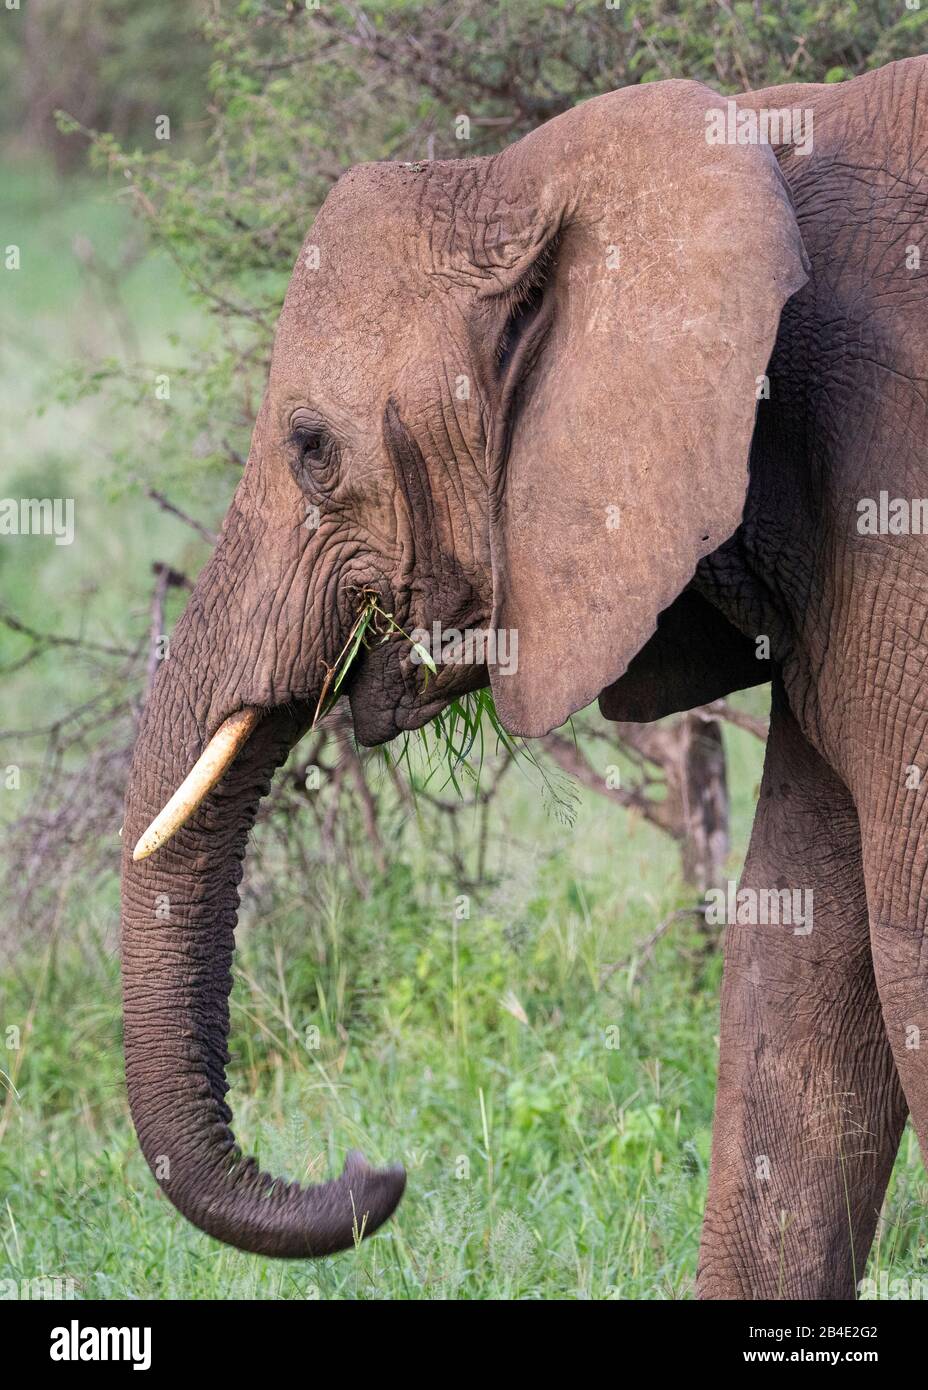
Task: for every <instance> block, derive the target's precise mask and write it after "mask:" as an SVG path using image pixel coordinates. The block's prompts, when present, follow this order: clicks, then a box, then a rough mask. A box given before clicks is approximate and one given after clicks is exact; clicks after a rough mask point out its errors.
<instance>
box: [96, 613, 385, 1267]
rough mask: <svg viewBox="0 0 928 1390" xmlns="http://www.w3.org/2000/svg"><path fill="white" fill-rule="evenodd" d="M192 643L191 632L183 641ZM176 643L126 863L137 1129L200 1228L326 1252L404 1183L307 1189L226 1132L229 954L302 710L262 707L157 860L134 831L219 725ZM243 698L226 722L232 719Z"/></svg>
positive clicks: (161, 689)
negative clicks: (252, 836) (263, 801)
mask: <svg viewBox="0 0 928 1390" xmlns="http://www.w3.org/2000/svg"><path fill="white" fill-rule="evenodd" d="M186 636H187V637H188V639H189V636H190V634H189V632H188V633H187V634H186ZM198 647H199V651H200V652H201V653H202V650H203V649H202V646H200V645H199V644H198V643H197V642H196V641H195V640H193V641H191V640H185V641H182V642H180V643H177V644H176V646H175V651H174V652H172V655H171V657H170V659H169V660H168V661H166V662H165V663H164V666H163V668H162V670H161V672H160V673H159V677H158V680H157V681H156V684H155V688H154V690H153V693H152V697H151V699H150V701H149V705H148V708H147V710H146V712H145V715H144V718H143V722H142V727H141V729H140V732H139V738H138V742H137V745H136V750H135V756H134V760H133V765H132V770H131V773H130V779H129V787H128V793H127V802H126V821H125V827H124V831H123V866H122V969H123V1002H124V1016H125V1055H126V1079H127V1084H128V1093H129V1104H130V1108H131V1111H132V1118H133V1121H134V1124H135V1127H136V1130H137V1133H138V1137H139V1141H140V1143H141V1146H142V1150H143V1152H144V1154H145V1157H146V1159H147V1161H148V1163H149V1165H150V1167H151V1169H152V1171H153V1173H154V1175H155V1177H156V1178H157V1180H158V1182H159V1183H160V1185H161V1187H162V1188H163V1189H164V1191H165V1193H166V1194H167V1195H168V1197H169V1198H170V1199H171V1201H172V1202H173V1203H174V1205H175V1206H176V1207H177V1208H178V1210H179V1211H181V1212H182V1213H183V1214H184V1215H185V1216H186V1217H188V1218H189V1219H190V1220H191V1221H192V1222H193V1223H194V1224H195V1225H196V1226H198V1227H200V1229H201V1230H203V1231H206V1232H208V1233H209V1234H210V1235H212V1236H215V1237H217V1238H218V1239H219V1240H223V1241H226V1242H228V1243H229V1244H231V1245H234V1246H237V1247H238V1248H239V1249H242V1250H249V1251H253V1252H255V1253H258V1254H264V1255H274V1256H294V1257H306V1256H314V1255H326V1254H331V1253H333V1252H335V1251H337V1250H342V1249H345V1248H347V1247H349V1246H351V1245H352V1244H353V1243H354V1241H355V1240H356V1239H357V1238H358V1236H359V1235H366V1234H370V1233H371V1232H372V1231H375V1230H376V1229H377V1227H378V1226H380V1225H381V1224H382V1223H383V1222H384V1221H386V1220H387V1218H388V1217H389V1216H390V1215H391V1213H392V1212H393V1210H394V1208H395V1207H396V1205H397V1203H398V1201H399V1199H400V1197H401V1196H402V1193H403V1188H404V1186H405V1174H404V1172H403V1170H402V1168H394V1169H388V1170H386V1171H378V1170H375V1169H373V1168H371V1167H370V1166H369V1165H368V1164H367V1163H366V1161H365V1160H364V1159H363V1158H362V1157H361V1155H360V1154H349V1156H348V1159H347V1161H346V1163H345V1167H344V1171H343V1173H342V1175H341V1176H340V1177H339V1178H338V1179H337V1180H335V1181H331V1182H326V1183H322V1184H320V1185H317V1186H309V1187H300V1186H299V1185H298V1184H296V1183H288V1182H285V1181H283V1180H279V1179H273V1178H271V1177H270V1176H268V1175H267V1174H265V1173H263V1172H261V1171H260V1170H259V1168H258V1166H257V1164H256V1163H255V1161H254V1160H253V1159H246V1158H244V1157H243V1155H242V1154H241V1152H240V1150H239V1149H238V1147H237V1145H236V1143H235V1140H234V1138H233V1135H232V1131H231V1129H230V1127H229V1126H230V1120H231V1111H230V1109H229V1107H228V1105H227V1104H226V1100H225V1095H226V1091H227V1090H228V1083H227V1081H226V1075H225V1069H226V1064H227V1062H228V1060H229V1054H228V1050H227V1041H228V1033H229V994H230V990H231V987H232V973H231V969H232V953H233V950H234V945H235V943H234V930H235V923H236V915H237V908H238V901H239V899H238V884H239V882H240V880H241V876H242V860H243V859H244V855H245V848H246V843H247V837H248V832H249V830H250V829H251V826H252V824H253V823H254V819H255V815H256V813H257V807H258V802H259V800H260V798H261V796H263V795H264V794H266V792H267V791H268V789H269V787H270V780H271V776H272V774H273V772H274V769H275V768H276V767H278V766H279V765H280V763H281V762H282V761H283V760H284V758H285V757H286V756H287V752H288V751H289V749H290V747H291V746H292V745H293V743H294V742H295V740H296V739H297V738H298V737H299V736H300V734H301V733H302V732H303V731H304V730H305V728H306V725H307V723H308V720H309V710H308V707H307V706H306V705H305V704H287V705H280V706H277V707H275V708H274V709H271V710H269V711H267V713H266V714H265V717H263V718H262V719H261V720H260V722H259V723H258V725H257V727H256V728H255V730H254V732H253V733H252V735H251V737H250V739H249V741H248V744H247V746H246V747H245V749H244V750H243V752H242V753H241V754H240V756H239V757H238V759H237V760H236V762H235V763H234V764H233V765H232V767H231V768H230V769H229V770H228V772H226V774H225V776H224V777H223V779H222V781H221V782H220V783H219V784H218V785H217V786H216V788H215V789H214V790H213V791H212V792H211V793H210V794H209V796H208V797H207V798H206V800H205V801H204V802H203V804H202V805H201V806H200V807H199V809H198V810H197V811H196V813H195V814H194V815H193V816H192V818H191V819H190V820H189V821H188V822H187V824H186V825H185V826H184V827H183V829H181V830H180V831H179V832H178V833H177V834H176V835H175V836H174V838H173V839H172V840H170V842H169V843H167V844H165V845H163V846H162V847H161V848H160V849H159V850H158V852H157V853H155V854H153V855H152V856H151V858H148V859H144V860H142V861H141V862H134V861H133V859H132V848H133V846H134V845H135V843H136V841H137V839H138V837H139V835H140V834H141V833H142V831H143V830H145V828H146V827H147V826H148V825H149V823H150V822H151V820H152V818H153V817H154V816H155V815H156V813H157V812H158V811H160V810H161V808H162V806H163V805H164V804H165V802H166V801H167V800H168V799H169V798H170V796H171V794H172V792H174V790H175V789H176V787H177V786H179V784H180V783H181V781H182V780H183V778H184V776H185V775H186V773H187V772H188V771H189V769H190V767H191V766H192V765H193V763H194V762H195V761H196V759H197V757H198V756H199V755H200V753H201V752H202V750H203V748H204V747H205V745H206V743H207V741H208V735H210V734H211V733H213V732H214V730H215V727H216V726H218V723H219V720H216V719H214V718H213V716H212V715H211V714H210V713H209V708H210V705H215V704H216V693H215V692H213V695H212V699H211V700H210V701H206V700H205V698H204V695H203V692H202V691H199V692H196V693H194V692H195V686H194V683H193V681H192V677H191V671H192V668H193V667H194V665H195V664H197V663H196V662H195V661H194V659H192V658H191V659H190V660H189V661H188V662H186V663H185V660H184V656H183V652H184V650H187V651H190V652H193V653H196V652H197V650H198ZM235 707H236V706H235V703H234V702H232V703H230V705H229V708H228V709H226V710H225V711H224V714H228V713H231V712H233V711H234V709H235Z"/></svg>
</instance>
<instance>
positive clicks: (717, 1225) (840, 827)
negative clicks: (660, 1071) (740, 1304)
mask: <svg viewBox="0 0 928 1390" xmlns="http://www.w3.org/2000/svg"><path fill="white" fill-rule="evenodd" d="M744 889H749V890H751V892H750V893H747V894H745V893H744V892H743V891H742V890H744ZM784 889H785V890H789V892H788V895H787V894H786V893H784V892H783V890H784ZM736 906H737V919H736V920H730V921H729V925H728V927H727V935H726V945H725V978H724V984H723V989H722V1024H721V1055H720V1059H719V1080H718V1092H717V1097H716V1109H715V1125H714V1134H713V1150H712V1165H711V1170H710V1177H709V1197H708V1203H707V1208H706V1218H705V1224H704V1227H703V1236H702V1245H701V1249H700V1259H699V1271H698V1275H697V1295H698V1296H699V1297H701V1298H749V1299H757V1298H813V1299H835V1298H853V1297H854V1296H855V1287H856V1284H857V1282H858V1281H859V1280H860V1279H861V1278H862V1277H863V1274H864V1266H865V1263H866V1259H867V1252H868V1250H869V1248H870V1243H871V1241H872V1239H873V1232H874V1227H875V1224H876V1220H877V1216H878V1213H879V1209H880V1204H881V1201H882V1198H883V1193H884V1190H885V1187H886V1183H887V1181H888V1178H889V1173H890V1170H891V1168H892V1163H893V1158H894V1156H895V1153H896V1149H897V1146H898V1142H899V1136H900V1134H901V1131H902V1127H903V1124H904V1122H905V1113H906V1112H905V1102H904V1100H903V1097H902V1093H901V1090H900V1086H899V1082H898V1079H897V1076H896V1071H895V1067H894V1065H893V1059H892V1054H891V1052H890V1048H889V1046H888V1043H887V1040H886V1037H885V1032H884V1028H883V1022H882V1017H881V1014H880V1008H879V1003H878V999H877V993H876V986H875V981H874V976H873V967H872V961H871V955H870V945H869V931H868V917H867V903H866V895H865V891H864V881H863V871H862V865H861V853H860V834H859V826H858V819H857V814H856V811H855V808H854V805H853V802H852V801H851V798H850V796H849V794H848V792H847V790H846V788H845V787H844V785H843V784H842V783H841V782H840V781H839V779H838V778H837V777H836V775H835V774H834V772H832V770H831V769H830V768H829V767H828V766H827V765H826V764H825V763H824V762H823V761H822V759H821V758H820V757H819V756H818V754H817V753H816V752H815V751H814V750H813V749H812V747H811V746H810V745H809V744H808V742H807V741H806V740H805V738H804V737H803V735H802V734H801V732H800V730H799V728H798V726H797V725H796V723H795V721H794V720H793V718H792V716H791V714H790V713H789V710H788V707H787V705H786V701H785V697H784V696H783V693H782V691H781V690H778V689H777V686H776V684H775V687H774V707H773V714H772V719H771V729H770V739H769V742H768V747H767V760H766V765H765V768H764V777H763V782H762V785H761V794H760V803H759V806H758V811H757V817H756V820H755V825H754V831H753V835H752V838H751V846H750V851H749V853H748V859H747V863H746V865H745V870H744V876H743V879H742V882H741V885H740V889H739V894H738V898H737V900H736ZM774 917H777V918H779V920H778V921H777V920H771V919H772V918H774ZM784 917H788V918H789V920H788V921H785V922H784V920H783V919H784ZM738 919H740V920H738ZM764 919H766V920H764Z"/></svg>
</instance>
